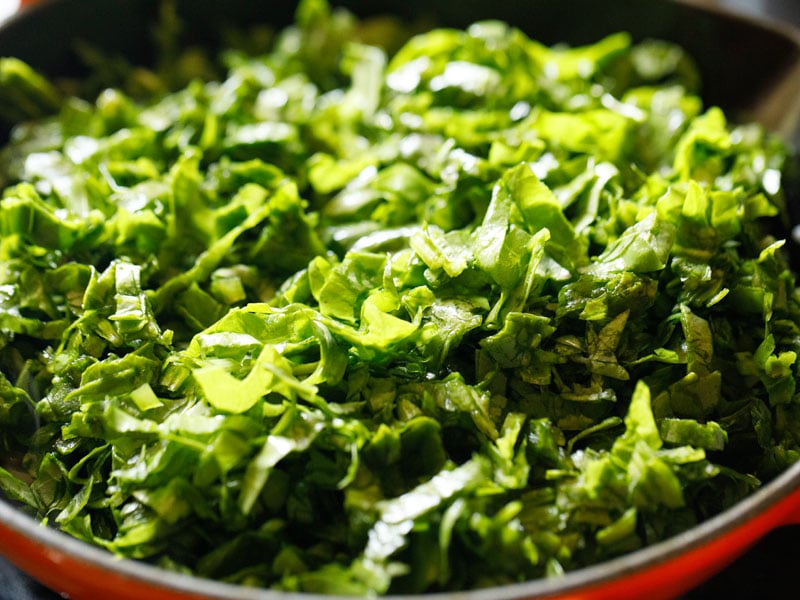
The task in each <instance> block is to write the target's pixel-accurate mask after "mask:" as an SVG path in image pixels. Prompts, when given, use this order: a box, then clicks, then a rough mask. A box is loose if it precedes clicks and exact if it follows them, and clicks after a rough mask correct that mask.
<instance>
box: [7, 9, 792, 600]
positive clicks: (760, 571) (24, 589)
mask: <svg viewBox="0 0 800 600" xmlns="http://www.w3.org/2000/svg"><path fill="white" fill-rule="evenodd" d="M598 1H600V0H598ZM642 1H643V2H644V1H647V0H642ZM695 2H696V3H697V4H709V5H718V6H723V7H727V8H731V9H734V10H736V11H739V12H741V13H744V14H748V15H754V16H757V17H760V18H768V19H771V20H775V21H782V22H784V23H791V24H794V25H796V26H798V27H800V0H695ZM798 517H800V515H798ZM798 569H800V525H792V526H786V527H782V528H781V529H778V530H776V531H774V532H772V533H770V534H768V535H767V536H766V537H765V538H763V539H762V540H761V541H759V542H758V543H757V544H756V545H755V546H753V548H752V549H751V550H750V551H749V552H747V553H746V554H745V555H744V556H743V557H741V558H740V559H738V560H737V561H735V562H734V563H733V564H732V565H731V566H730V567H728V568H727V569H725V570H724V571H722V572H721V573H720V574H719V575H717V576H715V577H713V578H712V579H711V580H709V581H708V582H706V583H704V584H703V585H701V586H700V587H698V588H696V589H695V590H693V591H692V592H690V593H688V594H686V595H685V596H684V600H707V599H712V598H714V599H716V598H727V599H737V598H759V599H765V600H768V599H772V598H791V597H798V596H800V584H798V577H800V572H798ZM792 591H794V593H792ZM57 598H60V596H58V595H56V594H54V593H53V592H50V591H49V590H47V589H45V588H43V587H42V586H40V585H38V584H37V583H36V582H34V581H32V580H31V579H29V578H28V577H26V576H25V575H24V574H22V573H20V572H19V571H18V570H17V569H15V568H14V567H13V566H12V565H10V564H9V563H8V562H7V561H5V560H4V559H3V558H0V600H56V599H57Z"/></svg>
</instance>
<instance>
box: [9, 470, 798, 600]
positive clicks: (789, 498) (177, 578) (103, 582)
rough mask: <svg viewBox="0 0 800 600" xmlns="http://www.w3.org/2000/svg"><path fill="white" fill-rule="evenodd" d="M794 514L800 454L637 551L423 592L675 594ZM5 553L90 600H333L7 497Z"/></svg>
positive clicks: (469, 596)
mask: <svg viewBox="0 0 800 600" xmlns="http://www.w3.org/2000/svg"><path fill="white" fill-rule="evenodd" d="M791 523H800V463H797V464H795V465H793V466H792V467H791V468H790V469H788V470H787V471H786V472H784V473H783V474H782V475H780V476H779V477H778V478H776V479H775V480H773V481H772V482H770V483H768V484H767V485H766V486H764V487H763V488H761V489H760V490H758V491H757V492H756V493H754V494H753V495H752V496H750V497H749V498H747V499H745V500H743V501H741V502H739V503H738V504H737V505H735V506H733V507H732V508H730V509H728V510H727V511H725V512H723V513H721V514H720V515H718V516H716V517H714V518H712V519H709V520H708V521H706V522H704V523H702V524H700V525H697V526H695V527H693V528H692V529H689V530H687V531H686V532H684V533H682V534H679V535H677V536H675V537H673V538H670V539H668V540H666V541H664V542H661V543H659V544H656V545H653V546H650V547H648V548H645V549H642V550H639V551H636V552H634V553H632V554H629V555H626V556H622V557H620V558H616V559H613V560H609V561H606V562H604V563H602V564H599V565H596V566H593V567H588V568H585V569H581V570H578V571H574V572H572V573H568V574H566V575H565V576H564V577H562V578H558V579H547V580H534V581H528V582H524V583H519V584H513V585H507V586H500V587H494V588H487V589H484V590H475V591H468V592H458V593H441V594H427V595H425V596H424V598H425V600H511V599H519V598H531V599H532V598H548V599H556V598H558V599H560V600H606V599H608V600H611V599H622V598H642V597H645V596H647V597H648V598H649V599H656V598H672V597H675V596H677V595H679V594H681V593H683V592H685V591H687V590H689V589H691V588H692V587H694V586H695V585H697V584H699V583H701V582H702V581H704V580H706V579H707V578H708V577H710V576H711V575H713V574H714V573H716V572H717V571H719V570H721V569H722V568H723V567H725V566H726V565H728V564H729V563H730V562H732V561H733V560H734V559H735V558H737V557H738V556H739V555H741V554H742V553H743V552H745V551H746V550H747V548H749V547H750V546H751V545H752V544H753V543H754V542H756V541H757V540H758V539H760V538H761V537H763V536H764V535H765V534H766V533H768V532H769V531H771V530H773V529H775V528H777V527H780V526H781V525H788V524H791ZM0 553H2V554H4V555H5V556H6V557H7V558H8V559H9V560H10V561H11V562H13V563H15V564H16V565H17V566H19V567H20V568H21V569H23V570H24V571H27V572H28V573H30V574H31V575H32V576H34V577H35V578H37V579H38V580H40V581H41V582H43V583H44V584H46V585H47V586H49V587H51V588H53V589H54V590H56V591H58V592H61V593H65V594H67V595H68V596H69V597H71V598H74V599H86V600H91V599H94V598H99V597H108V595H109V594H113V597H114V598H117V599H119V600H127V599H130V600H133V599H140V598H148V599H150V600H179V599H180V600H183V599H189V598H195V599H199V598H208V599H210V598H215V599H223V598H227V599H231V598H238V599H241V600H291V599H294V600H330V596H322V595H314V594H298V593H285V592H278V591H273V590H264V589H255V588H244V587H240V586H234V585H230V584H225V583H220V582H215V581H210V580H205V579H200V578H197V577H191V576H188V575H184V574H180V573H175V572H171V571H166V570H164V569H161V568H158V567H154V566H152V565H148V564H146V563H143V562H138V561H133V560H129V559H118V558H115V557H114V556H112V555H111V554H110V553H108V552H106V551H105V550H102V549H100V548H96V547H94V546H90V545H88V544H86V543H84V542H81V541H79V540H76V539H74V538H71V537H69V536H67V535H66V534H64V533H61V532H59V531H56V530H54V529H52V528H49V527H46V526H44V525H40V524H39V523H38V522H36V521H35V520H34V519H33V518H31V517H30V516H28V515H25V514H24V513H22V512H21V511H20V510H19V509H17V508H15V507H14V506H12V505H11V504H9V503H8V502H5V501H0ZM390 598H391V597H390ZM405 598H406V599H408V598H409V596H406V597H405ZM417 598H423V596H417Z"/></svg>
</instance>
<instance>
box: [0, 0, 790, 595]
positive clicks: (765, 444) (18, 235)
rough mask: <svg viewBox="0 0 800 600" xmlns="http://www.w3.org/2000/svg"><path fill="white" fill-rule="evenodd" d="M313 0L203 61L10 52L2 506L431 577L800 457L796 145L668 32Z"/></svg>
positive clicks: (727, 493)
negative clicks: (80, 68) (648, 36)
mask: <svg viewBox="0 0 800 600" xmlns="http://www.w3.org/2000/svg"><path fill="white" fill-rule="evenodd" d="M165 6H167V7H168V5H165ZM296 17H297V18H296V22H295V24H294V25H292V26H290V27H288V28H287V29H285V30H282V31H279V32H274V35H271V36H267V35H264V32H263V31H261V30H256V31H254V32H252V33H239V34H238V36H236V35H234V36H231V37H230V40H229V42H230V43H229V47H227V48H226V49H225V50H224V51H222V52H220V53H216V52H215V51H212V50H207V51H205V52H201V51H198V50H197V49H189V50H186V53H182V51H181V39H180V38H179V37H175V36H177V32H178V31H180V26H179V25H180V24H179V22H178V21H176V16H175V14H174V12H173V11H170V10H165V11H163V19H164V20H163V21H162V23H161V24H160V25H159V27H158V28H157V31H158V39H159V42H160V44H161V46H162V51H163V58H162V60H160V61H159V62H158V63H157V66H156V67H152V68H147V67H142V66H133V65H128V64H126V63H125V62H124V61H122V60H121V59H119V58H116V57H105V56H104V55H103V54H102V52H99V51H97V50H96V49H92V48H89V47H82V50H81V52H82V54H83V55H84V57H85V58H86V59H87V61H88V62H89V63H90V66H92V67H93V69H94V71H93V72H94V75H93V76H92V77H90V78H89V79H88V80H87V81H85V82H83V84H80V83H77V82H50V81H48V80H47V79H46V78H45V77H44V76H43V75H41V74H38V73H36V72H34V71H33V70H32V69H31V68H30V67H28V66H27V65H25V64H23V63H21V62H20V61H18V60H17V59H13V58H5V59H0V114H2V115H4V117H5V118H7V119H10V120H12V121H13V122H14V123H15V125H14V128H13V131H12V134H11V136H10V139H9V141H8V143H7V145H6V146H5V147H4V149H3V150H2V152H1V153H0V182H1V183H2V188H3V191H2V199H0V234H1V235H0V446H1V447H2V451H0V465H2V466H0V490H2V492H3V494H4V495H5V496H6V497H7V498H8V499H10V500H12V501H15V502H17V503H19V504H20V505H21V506H24V507H25V510H28V511H30V512H31V513H32V514H34V515H35V516H36V517H38V518H40V519H43V520H46V521H47V522H49V523H52V524H55V525H56V526H58V527H59V528H61V529H62V530H64V531H66V532H68V533H70V534H72V535H74V536H76V537H78V538H80V539H83V540H86V541H88V542H91V543H94V544H97V545H99V546H102V547H104V548H106V549H108V550H109V551H111V552H113V553H115V554H117V555H119V556H124V557H131V558H136V559H143V560H147V561H149V562H151V563H153V564H156V565H160V566H163V567H165V568H169V569H176V570H179V571H184V572H191V573H195V574H197V575H199V576H202V577H210V578H215V579H220V580H223V581H228V582H234V583H239V584H243V585H249V586H264V587H271V588H276V589H281V590H292V591H303V592H315V593H317V592H319V593H338V594H352V595H367V594H384V593H417V592H426V591H431V592H435V591H447V590H465V589H471V588H477V587H486V586H493V585H502V584H506V583H512V582H518V581H524V580H529V579H535V578H543V577H551V576H558V575H559V574H561V573H563V572H565V571H569V570H574V569H578V568H581V567H584V566H587V565H592V564H596V563H598V562H602V561H604V560H607V559H609V558H611V557H614V556H618V555H620V554H623V553H626V552H630V551H633V550H636V549H637V548H641V547H644V546H647V545H651V544H654V543H657V542H659V541H661V540H663V539H666V538H668V537H669V536H671V535H674V534H676V533H678V532H680V531H683V530H685V529H687V528H690V527H692V526H693V525H695V524H696V523H698V522H700V521H702V520H704V519H706V518H708V517H709V516H711V515H714V514H717V513H719V512H720V511H723V510H725V509H726V508H728V507H730V506H731V505H733V504H735V503H736V502H738V501H739V500H741V499H742V498H744V497H745V496H747V495H748V494H750V493H751V492H752V491H753V490H755V489H756V488H758V487H759V486H760V485H761V484H762V482H765V481H768V480H769V479H770V478H772V477H774V476H775V475H776V474H778V473H780V472H781V471H783V470H784V469H786V468H787V467H788V466H789V465H790V464H792V463H793V462H795V461H796V460H797V458H798V456H799V454H798V453H799V452H800V447H799V445H798V444H799V442H800V394H798V390H797V380H798V361H797V356H798V353H799V352H800V292H799V291H798V288H797V287H796V284H795V279H794V276H793V274H792V272H791V271H790V269H789V263H788V261H787V258H786V255H785V252H784V251H785V248H784V245H785V242H783V241H782V240H781V239H779V238H778V237H775V236H776V235H779V234H777V233H776V232H781V231H784V230H785V223H778V226H777V227H776V226H775V223H776V217H780V216H782V215H784V214H785V210H784V209H785V202H786V197H785V195H786V192H785V190H784V187H783V186H782V185H781V181H782V177H784V173H786V172H788V165H789V164H790V161H791V160H793V157H792V155H791V154H790V152H789V150H788V149H787V148H786V147H785V145H784V144H783V143H782V142H780V141H779V140H778V139H776V138H775V137H773V136H772V135H770V134H769V133H767V132H766V131H764V130H763V129H762V128H761V127H760V126H758V125H752V124H751V125H734V124H731V123H729V122H728V119H727V118H726V116H725V115H724V114H723V112H722V111H721V110H720V109H719V108H717V107H704V106H703V103H702V101H701V99H700V97H699V96H698V89H699V87H698V86H699V81H698V76H697V72H696V70H695V68H694V67H693V63H692V61H691V58H690V57H688V56H687V55H686V54H685V53H684V52H683V51H682V50H681V49H680V48H678V47H676V46H674V45H672V44H668V43H666V42H660V41H645V42H634V41H632V39H631V37H630V36H629V35H627V34H625V33H620V34H617V35H613V36H610V37H608V38H606V39H602V40H599V41H597V43H595V44H592V45H588V46H585V47H576V48H568V47H565V46H557V47H553V48H548V47H545V46H543V45H542V44H540V43H538V42H536V41H534V40H532V39H530V38H529V37H528V36H527V35H525V34H524V33H523V32H522V31H520V30H519V29H516V28H513V27H511V26H509V25H506V24H504V23H500V22H496V21H487V22H480V23H476V24H474V25H472V26H470V27H469V28H467V29H466V30H455V29H447V28H440V29H434V30H431V31H427V32H424V33H416V34H413V35H412V30H411V29H410V28H408V27H406V26H405V25H404V24H402V23H397V22H394V21H388V20H386V19H363V20H360V19H358V18H356V17H355V16H354V15H352V14H350V13H348V12H346V11H344V10H340V9H335V8H332V7H330V6H329V5H328V3H327V2H326V1H325V0H303V1H302V2H300V4H299V6H298V9H297V15H296ZM265 40H269V42H268V43H267V42H265ZM81 85H82V86H83V87H81ZM66 90H71V92H67V91H66ZM76 90H82V92H81V93H80V94H77V95H76V94H75V93H74V92H75V91H76Z"/></svg>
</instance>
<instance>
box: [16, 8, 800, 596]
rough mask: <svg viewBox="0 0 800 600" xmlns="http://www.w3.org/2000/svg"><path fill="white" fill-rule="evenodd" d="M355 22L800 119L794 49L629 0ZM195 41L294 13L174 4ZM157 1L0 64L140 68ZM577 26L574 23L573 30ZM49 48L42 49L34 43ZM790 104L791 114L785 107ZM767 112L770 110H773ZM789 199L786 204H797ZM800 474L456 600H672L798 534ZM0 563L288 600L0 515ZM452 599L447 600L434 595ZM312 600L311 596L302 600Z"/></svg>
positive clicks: (72, 587)
mask: <svg viewBox="0 0 800 600" xmlns="http://www.w3.org/2000/svg"><path fill="white" fill-rule="evenodd" d="M337 4H343V5H345V6H347V7H349V8H351V9H352V10H354V11H355V12H356V13H357V14H361V15H367V14H373V13H376V12H377V13H385V12H391V13H395V14H399V15H400V16H403V17H415V16H419V15H420V14H424V13H427V14H429V15H430V17H431V18H432V19H434V20H435V22H437V23H441V24H448V25H453V26H458V27H463V26H465V25H467V24H469V23H471V22H473V21H475V20H479V19H482V18H488V17H493V18H499V19H503V20H506V21H509V22H511V23H512V24H514V25H516V26H519V27H521V28H522V29H524V30H525V31H526V32H527V33H528V34H530V35H531V36H532V37H534V38H537V39H540V40H542V41H543V42H545V43H556V42H559V41H566V42H569V43H573V44H581V43H588V42H591V41H594V40H596V39H599V38H600V37H601V36H603V35H605V34H608V33H611V32H614V31H618V30H626V31H630V32H631V33H632V34H633V36H634V38H643V37H661V38H666V39H670V40H672V41H675V42H677V43H679V44H681V45H682V46H684V47H685V48H687V50H688V51H689V52H690V53H691V54H692V55H693V56H694V57H695V58H696V60H697V61H698V65H699V67H700V70H701V73H702V76H703V80H704V82H705V88H704V98H705V100H706V102H707V103H708V104H719V105H721V106H722V107H723V108H724V109H725V110H726V111H727V112H729V113H730V114H731V115H733V117H734V118H735V119H751V118H757V119H759V120H761V121H762V122H764V123H765V124H767V125H768V126H770V127H772V128H773V129H776V130H779V131H782V132H783V133H785V134H787V135H791V132H792V131H793V130H794V129H795V127H796V122H797V115H798V112H800V106H799V105H800V101H798V100H797V99H798V98H800V94H798V93H797V92H796V89H795V88H793V86H795V85H797V84H798V80H800V78H798V74H797V73H798V71H797V69H798V68H799V67H800V40H798V37H797V35H796V34H794V33H792V32H791V31H788V30H787V31H784V30H782V29H780V28H768V27H765V26H762V25H760V24H757V23H752V22H750V21H746V20H743V19H739V18H736V17H733V16H731V15H727V14H725V13H721V12H716V11H711V12H709V11H705V10H701V9H699V8H697V7H695V6H694V5H692V4H690V3H675V2H664V1H658V0H656V1H651V2H647V3H643V2H640V1H636V0H611V1H607V2H603V3H602V4H601V3H597V2H592V1H591V0H574V1H572V2H564V1H562V2H552V1H549V0H541V1H538V2H524V1H518V0H511V1H508V2H504V3H494V4H493V3H489V2H482V1H477V0H466V1H464V2H459V3H457V4H455V3H448V2H433V1H430V0H429V1H428V2H420V1H416V0H415V1H410V2H402V1H400V0H388V1H386V2H380V3H377V2H368V1H367V0H363V1H358V0H353V1H350V2H339V3H337ZM178 5H179V7H180V9H181V14H182V16H183V18H184V19H185V20H186V22H187V29H188V30H189V31H190V32H191V36H192V41H194V42H204V43H210V44H213V43H215V42H216V41H218V31H219V29H220V27H219V24H220V23H221V22H222V21H224V20H229V21H230V22H233V23H236V22H238V23H242V22H247V21H248V20H250V19H253V18H259V19H262V20H268V21H269V22H271V23H273V24H274V25H275V26H281V25H285V24H287V23H288V22H289V21H290V19H291V15H292V11H293V8H294V2H289V1H285V0H278V1H273V2H270V3H269V4H267V3H255V2H247V1H246V0H233V1H228V2H226V3H225V4H224V5H222V3H218V2H213V1H210V0H194V1H190V0H184V1H181V2H178ZM155 7H156V2H155V1H153V0H110V1H109V0H60V1H59V0H50V1H45V2H42V3H41V6H37V7H34V8H32V9H31V10H30V11H28V12H26V13H25V14H23V15H21V16H20V17H19V18H17V19H15V20H13V21H12V22H11V23H9V24H8V25H7V26H6V27H4V28H3V30H2V31H0V55H16V56H18V57H20V58H22V59H24V60H26V61H28V62H29V63H31V64H32V65H34V66H35V67H37V68H39V69H42V70H43V71H45V72H47V73H49V74H65V73H74V72H76V69H78V67H77V61H76V60H75V58H74V57H73V56H72V55H71V54H70V53H69V52H68V49H69V47H70V45H71V41H72V40H73V39H75V38H83V39H87V40H89V41H91V42H93V43H94V44H96V45H98V46H100V47H102V48H104V49H107V50H109V51H113V52H121V53H124V54H126V55H127V56H130V57H132V58H134V59H135V60H141V61H147V60H148V59H149V58H150V56H149V51H148V48H147V46H146V44H143V40H147V39H148V34H147V31H148V28H149V26H150V23H151V22H152V19H153V17H154V14H155ZM574 15H581V16H582V18H580V19H576V18H574ZM42 31H46V32H47V33H48V35H47V38H48V43H47V44H42V43H41V32H42ZM792 98H794V99H795V102H794V103H792V102H787V99H789V100H791V99H792ZM775 107H777V108H775ZM795 197H796V196H795ZM798 488H800V465H795V466H794V467H792V468H791V469H789V470H788V471H787V472H785V473H784V474H783V475H781V476H780V477H779V478H777V479H776V480H774V481H773V482H771V483H769V484H768V485H766V486H765V487H764V488H762V489H761V490H760V491H759V492H757V493H756V494H754V495H753V496H751V497H750V498H748V499H747V500H745V501H743V502H741V503H739V504H738V505H737V506H735V507H734V508H732V509H730V510H728V511H727V512H725V513H723V514H722V515H719V516H718V517H716V518H713V519H711V520H709V521H707V522H705V523H703V524H701V525H700V526H697V527H695V528H693V529H691V530H689V531H687V532H685V533H684V534H681V535H678V536H676V537H674V538H671V539H669V540H667V541H665V542H662V543H660V544H658V545H655V546H652V547H650V548H647V549H645V550H641V551H639V552H636V553H634V554H631V555H628V556H626V557H622V558H619V559H615V560H612V561H608V562H606V563H603V564H601V565H598V566H596V567H591V568H587V569H583V570H581V571H578V572H575V573H571V574H569V575H567V576H565V577H564V578H562V579H560V580H555V581H534V582H529V583H524V584H518V585H512V586H504V587H501V588H491V589H488V590H481V591H476V592H468V593H464V594H458V596H459V598H460V597H466V598H470V599H474V600H484V599H485V600H495V599H502V598H509V599H510V598H522V597H526V598H532V597H559V598H621V597H631V598H633V597H641V596H643V595H645V594H647V595H650V596H652V597H655V598H658V597H665V598H666V597H672V596H675V595H677V594H680V593H682V592H683V591H685V590H687V589H689V588H691V587H692V586H694V585H696V584H697V583H699V582H700V581H702V580H703V579H705V578H706V577H708V576H709V575H710V574H712V573H713V572H715V571H717V570H719V569H720V568H722V567H723V566H724V565H725V564H728V563H729V562H730V561H731V560H733V558H735V557H736V556H737V555H738V554H740V553H741V552H743V551H744V550H745V549H746V548H747V547H749V546H750V545H751V544H752V543H753V542H755V541H756V540H757V539H759V538H760V537H761V536H763V535H764V534H765V533H766V532H768V531H770V530H772V529H774V528H775V527H777V526H780V525H782V524H786V523H791V522H800V491H798ZM0 551H1V552H2V553H4V554H6V555H7V556H8V557H9V558H10V559H11V560H12V561H13V562H15V563H16V564H17V565H19V566H20V567H21V568H23V569H24V570H26V571H28V572H30V573H31V574H32V575H34V576H35V577H36V578H38V579H40V580H41V581H43V582H44V583H46V584H47V585H48V586H50V587H52V588H54V589H56V590H58V591H60V592H64V593H67V594H69V595H70V596H71V597H75V598H98V597H107V596H109V595H113V596H114V597H117V598H142V597H148V598H165V599H166V598H192V597H211V598H234V597H235V598H264V599H268V598H269V599H277V598H284V597H285V594H282V593H277V592H269V591H261V590H244V589H242V588H235V587H232V586H227V585H225V584H220V583H215V582H208V581H202V580H198V579H195V578H189V577H186V576H183V575H179V574H175V573H167V572H164V571H162V570H159V569H156V568H154V567H150V566H148V565H144V564H140V563H134V562H131V561H126V560H118V559H114V558H112V557H111V556H110V555H108V554H107V553H105V552H103V551H101V550H98V549H96V548H92V547H89V546H87V545H86V544H83V543H81V542H78V541H77V540H73V539H71V538H68V537H66V536H64V535H63V534H60V533H58V532H56V531H53V530H50V529H46V528H43V527H41V526H39V525H37V524H36V523H34V522H33V521H32V520H31V519H30V518H29V517H27V516H25V515H24V514H22V513H21V512H19V511H18V510H17V509H15V508H14V507H13V506H11V505H10V504H8V503H6V502H0ZM444 596H446V597H448V598H453V597H454V595H444ZM299 598H302V599H304V600H312V597H311V596H309V595H302V596H298V599H299Z"/></svg>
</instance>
